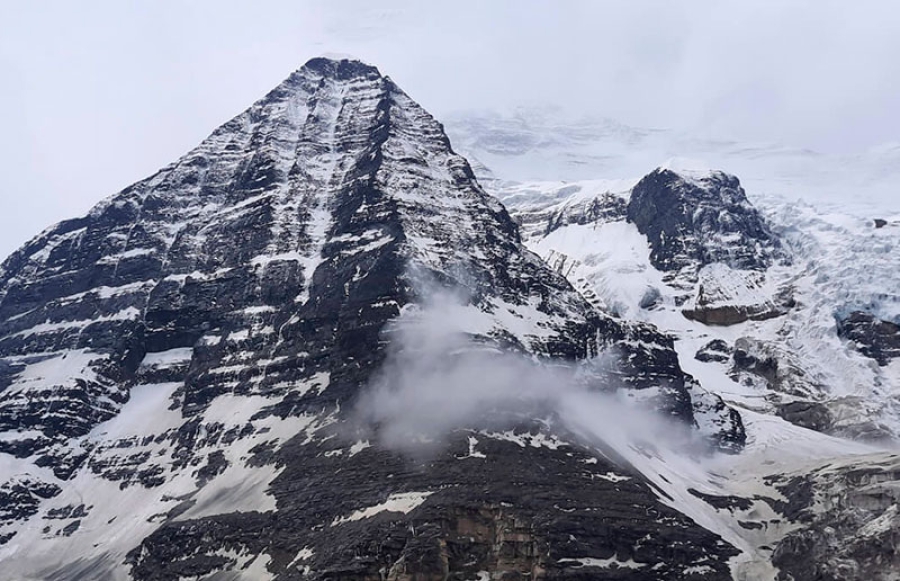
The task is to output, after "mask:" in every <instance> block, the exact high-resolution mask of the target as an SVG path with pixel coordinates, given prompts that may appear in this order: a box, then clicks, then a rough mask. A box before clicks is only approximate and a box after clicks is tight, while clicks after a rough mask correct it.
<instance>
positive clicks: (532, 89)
mask: <svg viewBox="0 0 900 581" xmlns="http://www.w3.org/2000/svg"><path fill="white" fill-rule="evenodd" d="M898 29H900V7H896V5H895V4H893V3H889V2H857V3H854V4H853V5H850V4H847V3H841V2H833V1H824V2H823V1H819V2H813V1H807V0H805V1H799V0H798V1H793V2H778V3H776V2H765V3H753V4H748V3H740V2H731V1H726V2H722V1H713V0H702V1H698V2H692V3H689V4H688V3H678V4H675V3H671V2H665V1H645V2H636V3H627V4H626V3H621V4H619V3H616V4H612V3H598V2H569V3H566V4H565V5H564V6H563V7H561V6H560V5H559V4H558V3H551V2H540V1H515V2H513V1H502V2H491V3H479V2H471V1H462V2H454V3H452V4H435V3H427V4H426V3H415V2H381V3H379V6H377V7H373V6H371V5H370V4H369V3H363V2H344V3H340V4H335V3H328V2H324V1H307V2H303V3H300V4H297V3H294V2H287V1H277V2H263V3H259V4H254V5H253V7H251V8H246V7H244V6H242V5H241V4H240V3H237V2H211V1H203V2H191V3H185V4H179V5H176V4H174V3H148V4H139V5H125V4H121V3H116V2H111V1H107V2H96V3H91V4H89V5H84V6H82V5H79V6H75V5H70V4H67V3H64V2H46V3H41V4H40V5H29V4H21V5H16V6H10V7H7V9H6V11H5V15H4V21H3V23H2V24H0V30H2V34H0V70H2V72H3V74H4V78H5V79H7V90H6V91H4V93H3V96H2V97H0V99H2V103H0V115H2V122H3V126H4V128H5V129H6V135H5V139H4V140H3V146H2V147H3V149H2V152H0V153H2V155H0V160H2V161H0V164H2V165H0V170H2V172H3V175H4V176H5V177H6V180H5V183H4V186H3V189H2V195H3V201H4V202H5V207H6V211H5V212H3V213H2V215H0V254H2V255H3V256H4V257H5V256H6V255H8V254H9V253H10V252H11V251H13V250H14V249H15V248H16V247H18V246H20V245H21V244H22V243H24V242H25V241H26V240H28V239H30V238H31V237H32V236H34V235H36V234H37V233H38V232H39V231H41V230H42V229H44V228H45V227H47V226H49V225H51V224H52V223H54V222H57V221H59V220H61V219H65V218H69V217H74V216H76V215H80V214H83V213H84V212H85V211H87V210H88V209H89V208H90V207H91V206H92V205H94V204H95V203H97V202H98V201H100V200H101V199H103V198H105V197H108V196H110V195H112V194H114V193H116V192H117V191H119V190H121V189H122V188H124V187H126V186H128V185H129V184H131V183H133V182H135V181H138V180H140V179H142V178H144V177H146V176H148V175H150V174H151V173H153V172H154V171H156V170H157V169H159V168H160V167H162V166H164V165H166V164H168V163H170V162H172V161H174V160H176V159H177V158H178V157H179V156H180V155H182V154H183V153H185V152H186V151H187V150H189V149H190V148H191V147H193V146H194V145H196V144H197V143H199V142H200V141H201V140H202V139H203V138H204V137H206V136H207V135H208V134H209V133H210V132H211V131H212V130H213V129H214V128H215V127H217V126H218V125H220V124H222V123H224V122H225V121H227V120H228V119H229V118H231V117H233V116H234V115H236V114H238V113H240V112H241V111H242V110H244V109H245V108H246V107H248V106H249V105H250V104H251V103H252V102H253V101H254V100H256V99H257V98H259V97H261V96H262V95H263V94H265V93H266V92H267V91H268V90H269V89H271V88H272V87H274V86H275V85H276V84H278V83H279V82H280V81H281V80H283V79H284V78H285V77H287V76H288V75H289V74H290V72H291V71H293V70H295V69H297V68H299V67H300V66H301V65H302V64H303V63H304V62H306V61H307V60H309V59H310V58H313V57H315V56H318V55H321V54H324V53H333V52H340V53H350V54H353V55H355V56H357V57H359V58H361V59H363V60H365V61H367V62H370V63H372V64H374V65H376V66H378V67H379V69H380V70H381V71H382V72H383V73H384V74H387V75H389V76H391V77H392V78H393V79H394V80H395V81H396V82H397V83H398V84H399V85H400V86H401V87H402V88H403V89H404V90H405V91H406V92H407V93H409V94H410V96H411V97H412V98H414V99H416V100H417V101H418V102H420V103H421V104H422V105H423V106H424V107H425V108H426V109H428V110H429V111H431V112H432V113H433V114H434V115H435V116H437V117H438V118H439V119H440V118H443V117H445V116H447V115H450V114H452V113H454V112H456V111H459V110H466V109H493V110H498V111H501V112H503V111H509V110H512V109H514V108H516V107H519V106H523V105H542V104H552V105H554V106H557V107H560V108H561V109H562V110H563V111H565V112H567V113H568V114H572V115H591V116H597V117H607V118H611V119H615V120H617V121H619V122H622V123H625V124H628V125H632V126H637V127H664V128H671V129H676V130H679V131H685V132H689V133H692V134H698V135H705V136H711V137H717V138H728V139H732V140H738V141H749V142H767V143H780V144H786V145H791V146H795V147H798V148H807V149H811V150H815V151H822V152H826V153H853V152H862V151H866V150H869V149H872V148H876V147H878V146H880V145H882V144H885V143H896V142H898V141H900V112H898V111H897V108H896V103H897V102H900V100H898V98H897V97H898V95H897V89H896V88H895V87H894V86H893V83H894V79H896V78H898V77H900V61H898V60H897V59H896V58H895V56H896V55H897V54H900V37H897V36H896V35H895V34H894V31H896V30H898ZM648 169H650V168H648Z"/></svg>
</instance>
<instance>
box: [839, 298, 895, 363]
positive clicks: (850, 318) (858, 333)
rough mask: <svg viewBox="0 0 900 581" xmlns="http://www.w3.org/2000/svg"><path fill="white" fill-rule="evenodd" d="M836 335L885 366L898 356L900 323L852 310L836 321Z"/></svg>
mask: <svg viewBox="0 0 900 581" xmlns="http://www.w3.org/2000/svg"><path fill="white" fill-rule="evenodd" d="M837 331H838V336H840V337H842V338H843V339H847V340H848V341H853V342H854V343H855V344H856V348H857V349H859V351H860V353H862V354H863V355H865V356H866V357H871V358H872V359H874V360H875V361H877V362H878V364H879V365H881V366H885V365H887V364H888V363H890V361H891V359H895V358H897V357H900V325H898V324H896V323H893V322H891V321H883V320H881V319H878V318H877V317H875V316H874V315H872V314H870V313H865V312H863V311H853V312H852V313H850V314H849V315H847V316H846V317H843V318H839V319H838V321H837Z"/></svg>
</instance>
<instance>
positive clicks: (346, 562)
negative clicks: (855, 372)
mask: <svg viewBox="0 0 900 581" xmlns="http://www.w3.org/2000/svg"><path fill="white" fill-rule="evenodd" d="M619 209H621V208H619ZM598 212H600V213H599V214H598V215H601V214H602V212H601V211H600V210H598ZM434 289H439V290H440V292H444V291H447V292H452V293H453V294H454V296H456V297H458V302H457V303H455V304H454V305H453V306H452V308H450V307H446V308H447V309H450V311H449V312H450V318H452V324H453V329H452V330H453V331H454V332H455V333H458V334H460V335H462V336H463V337H465V342H464V344H463V345H462V346H461V347H460V348H459V349H454V350H450V351H447V352H444V353H441V354H440V355H441V361H442V363H441V364H442V365H449V366H450V368H452V367H453V362H454V361H457V360H458V361H460V365H464V364H465V362H466V361H468V360H467V359H466V357H467V353H470V352H473V351H474V352H479V353H483V354H486V355H487V356H491V354H494V353H498V352H500V353H504V354H515V355H514V356H515V357H518V358H521V359H522V360H525V361H528V362H529V365H537V366H538V368H540V367H542V366H546V367H565V368H566V369H569V370H570V371H571V373H572V374H573V376H574V377H576V378H577V380H578V385H579V389H581V390H583V391H585V393H588V394H591V393H598V392H602V393H605V394H609V395H607V396H606V397H620V398H621V399H625V400H639V401H643V402H645V404H648V405H649V407H650V408H652V409H653V410H655V413H661V414H662V415H663V416H665V417H667V418H670V419H671V420H672V421H674V422H676V424H679V425H681V426H683V427H684V428H685V429H687V430H689V431H692V432H694V433H696V434H697V435H698V438H699V439H700V440H701V442H702V444H703V446H704V449H705V450H704V453H709V450H710V449H717V450H724V451H727V452H730V453H736V452H739V451H740V450H741V449H742V447H743V446H744V444H745V440H746V436H745V431H744V425H743V422H742V420H741V415H740V414H739V413H738V412H737V411H735V410H734V409H732V408H731V407H729V406H728V405H726V403H725V402H724V401H723V399H722V398H721V397H719V396H718V395H715V394H714V393H712V392H710V391H708V390H707V389H705V388H704V387H703V386H701V384H700V382H698V381H697V380H696V379H695V378H693V377H692V376H691V375H689V374H688V373H686V372H685V371H684V370H683V369H682V367H681V366H680V364H679V357H678V354H677V352H676V350H675V348H674V343H673V338H672V337H671V336H669V335H667V334H665V333H662V332H660V331H659V330H658V329H657V328H656V327H654V326H653V325H650V324H647V323H643V322H640V321H628V320H625V319H622V318H617V317H613V316H611V315H610V314H608V313H606V312H604V311H602V310H600V309H597V308H596V307H595V306H594V305H593V304H592V303H591V300H590V299H589V298H586V297H585V296H583V295H582V294H581V293H580V292H579V291H578V290H576V288H575V287H573V285H572V284H571V283H570V282H569V280H567V278H566V277H564V276H563V275H562V274H560V272H558V271H557V270H555V269H553V268H551V267H549V266H548V265H547V264H546V263H544V262H543V261H542V260H541V259H540V258H539V257H538V256H537V255H536V254H533V253H532V252H530V251H529V250H527V249H526V248H525V247H524V246H523V244H522V241H521V239H520V231H519V228H518V226H517V224H516V223H515V222H514V221H513V219H512V218H511V217H510V215H509V214H508V213H507V211H506V209H504V207H503V206H502V205H501V204H500V203H499V202H498V201H497V200H496V199H495V198H493V197H492V196H490V195H488V194H487V193H485V191H484V190H483V189H482V188H481V186H480V185H479V184H478V182H477V181H476V179H475V177H474V175H473V172H472V170H471V168H470V166H469V165H468V164H467V162H466V161H465V160H464V159H463V158H462V157H460V156H458V155H456V154H455V153H454V152H453V150H452V149H451V147H450V143H449V141H448V139H447V137H446V136H445V135H444V133H443V129H442V127H441V125H440V124H439V123H438V122H436V121H435V120H434V119H433V118H432V117H431V116H430V115H429V114H428V113H427V112H425V111H424V110H423V109H422V108H421V107H419V106H418V105H417V104H416V103H415V102H413V101H412V100H411V99H410V98H409V97H408V96H407V95H406V94H405V93H403V92H402V91H401V90H400V89H399V88H398V87H397V86H396V85H395V84H394V83H393V82H392V81H391V80H390V79H389V78H387V77H384V76H382V75H381V74H380V73H379V71H378V70H377V69H375V68H374V67H372V66H369V65H366V64H363V63H360V62H358V61H352V60H331V59H314V60H312V61H310V62H309V63H307V64H306V65H305V66H304V67H303V68H301V69H300V70H298V71H297V72H296V73H294V74H293V75H291V76H290V77H289V78H288V79H287V80H286V81H285V82H284V83H282V84H281V85H279V86H278V87H277V88H275V89H274V90H273V91H272V92H270V93H269V94H268V95H266V96H265V97H264V98H263V99H261V100H260V101H259V102H257V103H256V104H254V105H253V106H252V107H251V108H250V109H248V110H247V111H246V112H244V113H242V114H241V115H239V116H238V117H236V118H234V119H232V120H231V121H229V122H228V123H226V124H225V125H223V126H222V127H220V128H219V129H217V130H216V131H215V132H214V133H213V134H212V135H211V136H210V137H209V138H208V139H206V140H205V141H204V142H203V143H201V144H200V145H199V146H198V147H197V148H195V149H194V150H192V151H190V152H189V153H187V154H186V155H185V156H184V157H182V158H181V159H179V160H178V161H176V162H175V163H173V164H172V165H170V166H167V167H166V168H163V169H162V170H160V171H159V172H158V173H156V174H155V175H153V176H151V177H149V178H147V179H145V180H142V181H140V182H138V183H136V184H134V185H132V186H130V187H128V188H126V189H125V190H124V191H122V192H120V193H119V194H117V195H115V196H113V197H112V198H109V199H108V200H106V201H104V202H102V203H101V204H99V205H98V206H96V207H95V208H94V209H93V210H92V211H91V212H90V213H89V214H88V215H86V216H84V217H82V218H77V219H74V220H69V221H66V222H63V223H61V224H58V225H56V226H54V227H52V228H50V229H48V230H47V231H45V232H43V233H42V234H40V235H39V236H38V237H36V238H35V239H34V240H32V241H31V242H29V243H28V244H26V245H25V246H24V247H22V248H21V249H20V250H18V251H17V252H16V253H14V254H13V255H12V256H11V257H9V258H8V259H7V260H6V261H5V262H4V263H3V265H2V267H0V477H2V478H0V480H2V482H0V561H2V567H3V571H4V572H7V573H8V574H9V575H12V576H13V577H15V578H19V579H73V578H93V579H128V578H131V579H141V580H154V579H160V580H162V579H188V578H189V579H209V580H212V579H248V580H249V579H279V580H287V579H325V578H328V579H348V580H349V579H353V580H363V579H373V580H374V579H379V580H380V579H385V578H387V579H398V580H399V579H422V580H424V579H487V578H492V579H519V578H547V579H551V578H553V579H556V578H560V579H561V578H567V579H569V578H596V577H597V576H598V575H613V576H616V577H618V578H633V579H641V578H646V579H650V578H653V579H684V578H688V577H690V578H696V579H729V578H731V568H730V565H729V559H731V558H732V557H734V556H736V555H738V554H740V552H741V551H740V550H739V549H738V548H736V547H735V546H734V545H733V543H731V542H729V541H727V540H724V539H723V538H722V536H721V535H720V532H719V531H713V530H711V529H710V528H708V527H706V526H704V525H702V524H700V523H698V522H697V520H696V518H694V516H689V515H687V514H685V513H684V512H683V511H682V510H680V509H679V508H678V506H677V503H676V502H675V501H674V500H673V497H671V496H670V495H668V494H666V493H665V492H662V493H661V492H660V489H659V485H658V484H657V483H656V482H654V481H652V480H650V479H648V478H647V476H646V475H645V474H644V473H643V472H642V471H641V470H639V469H638V467H637V466H636V464H635V461H634V460H630V459H629V458H628V456H627V454H626V455H624V456H623V454H624V453H625V452H626V451H627V450H628V449H630V448H629V447H628V446H623V447H620V448H619V449H611V448H610V445H609V444H608V443H604V442H603V441H598V440H595V439H591V438H590V437H586V436H585V433H584V432H583V431H582V432H579V431H578V430H576V429H575V428H573V426H571V425H570V424H568V423H566V422H565V421H564V419H563V418H561V417H559V413H558V412H557V411H554V410H553V409H550V410H549V411H540V412H535V411H534V410H532V412H529V413H521V412H520V411H517V410H519V408H518V407H516V406H512V409H510V410H505V409H499V410H497V413H499V414H501V415H504V417H507V419H506V420H504V422H503V423H502V424H491V423H489V424H482V423H479V422H477V421H475V420H474V419H473V420H472V421H471V422H468V423H466V422H463V423H461V424H459V425H453V426H450V428H451V429H449V430H448V433H447V434H443V436H444V438H443V442H442V445H440V446H437V447H431V448H429V452H428V454H426V455H425V456H417V455H415V454H413V455H412V456H410V455H409V454H408V453H406V452H404V451H402V450H398V449H396V448H395V447H392V446H390V445H387V444H385V442H384V440H383V439H382V438H381V433H382V432H384V431H385V430H388V429H389V428H390V426H389V425H386V424H387V422H388V420H384V421H376V422H374V423H366V422H362V423H361V422H360V420H359V417H358V416H359V406H360V405H362V404H363V402H365V401H366V400H365V397H366V394H367V393H370V392H371V390H372V385H373V384H374V383H376V382H377V380H378V379H379V377H382V376H381V375H380V374H382V373H383V372H382V370H383V369H385V366H386V365H387V364H388V363H390V357H391V356H392V355H391V353H394V352H395V351H392V350H396V349H397V348H398V347H397V344H398V342H397V340H396V337H397V336H398V334H399V333H402V326H400V327H398V326H397V325H398V324H399V323H398V321H400V322H402V321H405V320H407V319H409V318H412V319H415V318H416V317H417V316H420V315H422V314H423V313H426V312H428V309H429V308H432V309H433V308H434V307H429V306H428V304H429V297H430V296H431V295H432V294H434V293H435V290H434ZM436 332H441V330H440V329H438V330H436ZM607 354H609V355H610V357H612V358H613V360H614V364H613V365H608V364H604V362H608V358H607V357H606V355H607ZM448 362H449V363H448ZM528 369H531V368H530V367H529V368H528ZM535 369H537V368H535ZM413 379H414V380H415V379H416V378H413ZM476 381H484V382H485V388H484V389H488V383H487V382H488V379H486V378H485V379H483V380H482V379H481V378H476ZM414 383H415V381H414ZM463 387H468V386H450V389H460V390H461V391H460V393H461V394H462V393H463V391H462V388H463ZM541 388H542V389H543V390H544V391H545V392H546V393H551V394H552V393H553V390H554V386H552V385H547V386H542V387H541ZM560 389H562V387H560ZM616 394H619V396H616ZM460 397H462V395H460ZM514 399H515V398H514ZM451 401H452V399H451ZM532 403H533V402H532ZM529 405H531V404H529ZM363 411H365V410H363ZM489 415H491V414H489ZM510 417H511V418H512V419H509V418H510ZM659 421H660V422H662V421H663V420H662V419H660V420H659ZM5 574H6V573H5Z"/></svg>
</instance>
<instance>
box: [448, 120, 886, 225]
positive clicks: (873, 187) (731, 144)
mask: <svg viewBox="0 0 900 581" xmlns="http://www.w3.org/2000/svg"><path fill="white" fill-rule="evenodd" d="M446 127H447V133H448V135H449V136H450V139H451V140H452V142H453V144H454V147H455V148H456V149H457V150H459V151H460V152H461V153H463V154H464V155H466V156H467V157H469V158H470V159H472V160H477V161H478V162H480V163H481V164H483V165H484V166H485V167H487V168H489V169H490V172H491V174H492V177H493V178H497V179H500V180H508V181H520V182H533V181H556V180H565V181H581V180H596V179H621V178H623V177H629V178H638V177H640V176H642V175H644V174H646V173H647V172H648V171H649V170H650V169H652V168H654V167H657V166H660V165H662V164H663V163H664V162H665V161H666V160H670V159H672V158H678V159H679V160H699V164H700V165H701V166H703V167H708V168H716V169H722V170H725V171H727V172H729V173H731V174H734V175H737V176H739V177H740V178H741V182H742V183H743V184H744V185H745V187H746V188H747V190H748V191H749V192H750V195H751V199H753V200H755V198H756V197H758V196H760V195H763V194H775V195H780V196H782V197H784V198H786V199H788V200H798V199H802V200H805V201H807V202H830V203H836V204H839V205H840V206H841V207H842V208H843V210H844V211H852V212H853V213H855V214H859V215H866V214H869V213H872V212H880V213H887V214H894V215H896V214H900V185H898V184H900V143H887V144H884V145H882V146H880V147H876V148H872V149H870V150H867V151H861V152H856V153H848V154H828V153H821V152H816V151H811V150H809V149H802V148H796V147H790V146H789V145H785V144H773V143H743V142H740V141H736V140H725V139H710V138H705V137H703V136H701V135H692V134H688V133H684V132H678V131H673V130H668V129H648V128H638V127H630V126H627V125H624V124H622V123H619V122H617V121H615V120H611V119H607V118H603V117H572V116H570V115H567V114H565V113H564V112H563V111H560V110H558V109H555V108H553V107H550V106H545V107H523V108H519V109H516V110H514V111H512V112H496V111H478V110H476V111H461V112H458V113H456V114H454V115H451V116H449V117H448V118H447V119H446ZM692 163H693V162H691V161H687V164H688V165H691V164H692ZM473 165H474V167H475V168H476V172H478V164H473ZM678 165H685V162H684V161H679V162H678ZM479 177H481V173H479ZM872 217H877V216H872Z"/></svg>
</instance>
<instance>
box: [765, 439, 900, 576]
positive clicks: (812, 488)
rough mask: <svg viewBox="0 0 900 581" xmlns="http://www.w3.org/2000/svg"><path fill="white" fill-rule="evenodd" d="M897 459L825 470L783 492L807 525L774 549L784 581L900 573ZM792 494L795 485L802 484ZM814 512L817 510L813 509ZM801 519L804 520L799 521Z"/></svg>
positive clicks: (797, 514) (776, 561)
mask: <svg viewBox="0 0 900 581" xmlns="http://www.w3.org/2000/svg"><path fill="white" fill-rule="evenodd" d="M898 478H900V470H898V466H897V457H896V456H887V457H886V458H885V461H883V462H872V463H868V464H867V463H860V464H858V465H854V464H850V465H847V466H839V467H824V468H821V469H819V470H816V471H814V472H813V474H812V475H811V476H810V477H807V478H802V479H798V478H792V479H790V481H789V486H787V487H779V489H782V488H783V492H784V493H785V495H786V496H787V497H788V498H796V501H795V504H796V505H797V507H798V508H799V507H802V509H801V510H799V511H797V510H795V511H794V515H795V520H797V522H801V523H803V524H802V525H801V526H800V527H799V528H797V529H796V530H794V531H792V532H790V533H789V534H787V535H786V536H785V537H784V538H783V539H782V540H781V541H780V542H779V543H778V544H777V546H776V547H775V550H774V552H773V554H772V562H773V563H774V564H775V565H776V566H778V567H779V569H780V573H779V579H780V580H782V581H788V580H793V581H812V580H823V579H824V580H835V581H837V580H841V581H863V580H873V579H874V580H878V581H887V580H889V579H891V578H892V576H893V575H894V572H896V571H897V570H898V568H900V551H898V547H897V542H896V538H897V531H898V530H900V516H898V512H897V501H898V494H897V491H898V490H900V488H898V487H897V483H898ZM801 481H802V485H801V486H800V487H799V488H796V489H791V488H790V483H791V482H801ZM812 508H815V510H811V509H812ZM797 516H801V517H802V518H800V519H798V518H797Z"/></svg>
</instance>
